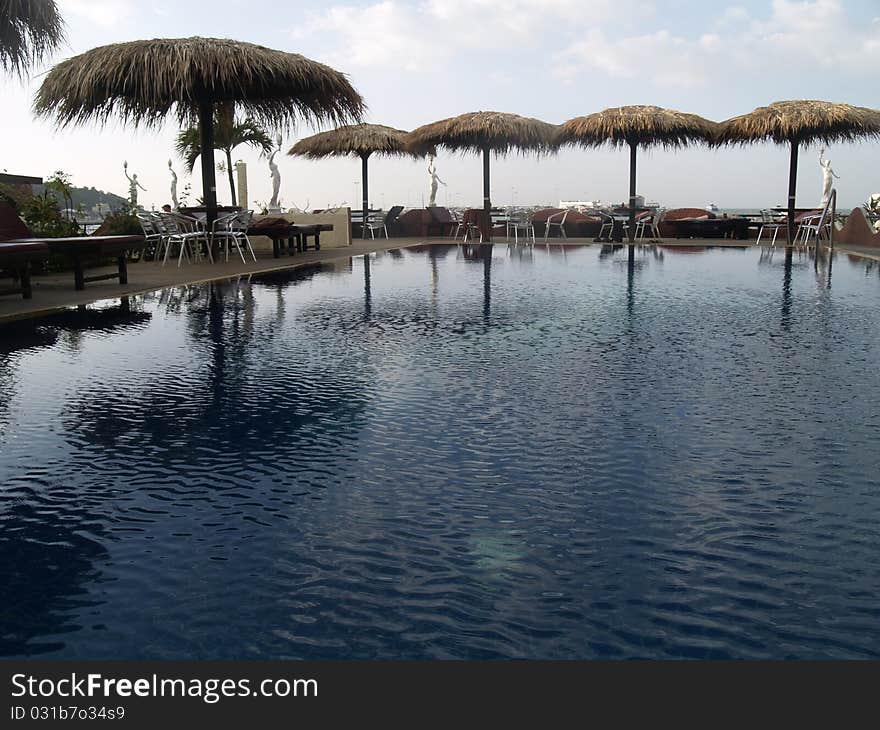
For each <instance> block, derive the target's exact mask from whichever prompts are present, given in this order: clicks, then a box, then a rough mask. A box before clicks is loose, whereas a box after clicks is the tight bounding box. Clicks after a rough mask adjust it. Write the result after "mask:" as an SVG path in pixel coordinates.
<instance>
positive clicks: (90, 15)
mask: <svg viewBox="0 0 880 730" xmlns="http://www.w3.org/2000/svg"><path fill="white" fill-rule="evenodd" d="M58 4H59V7H60V10H61V13H62V15H63V16H65V17H69V16H80V17H82V18H85V19H86V20H88V21H90V22H92V23H95V24H97V25H101V26H104V27H111V26H114V25H118V24H119V23H121V22H122V21H124V20H126V19H127V18H128V17H130V16H131V14H132V5H131V2H130V0H58Z"/></svg>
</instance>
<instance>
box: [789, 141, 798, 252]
mask: <svg viewBox="0 0 880 730" xmlns="http://www.w3.org/2000/svg"><path fill="white" fill-rule="evenodd" d="M797 163H798V143H797V140H794V141H793V142H792V143H791V161H790V162H789V166H788V241H786V243H787V244H788V245H789V246H791V245H793V244H794V236H795V233H794V198H795V188H796V187H797Z"/></svg>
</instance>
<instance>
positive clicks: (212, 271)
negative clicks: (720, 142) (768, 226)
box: [0, 238, 880, 322]
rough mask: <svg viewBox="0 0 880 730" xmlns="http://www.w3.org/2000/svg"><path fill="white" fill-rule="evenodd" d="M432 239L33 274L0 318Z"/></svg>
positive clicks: (878, 256)
mask: <svg viewBox="0 0 880 730" xmlns="http://www.w3.org/2000/svg"><path fill="white" fill-rule="evenodd" d="M432 243H447V244H453V243H454V241H452V240H450V239H449V238H427V239H424V238H392V239H376V240H375V241H373V240H370V241H360V240H358V241H356V242H355V243H353V244H352V245H351V246H344V247H341V248H327V249H321V250H320V251H306V252H303V253H297V254H295V255H294V256H282V257H281V258H278V259H275V258H272V251H271V249H269V248H266V249H260V248H257V249H256V254H257V261H256V262H254V261H249V262H247V263H242V262H241V259H238V260H233V259H232V257H231V256H230V260H229V262H228V263H227V262H225V261H221V262H218V263H215V264H210V263H199V264H183V265H182V266H181V267H180V268H178V267H177V266H176V265H175V264H173V263H170V262H169V263H168V265H166V266H161V265H160V264H156V263H153V262H152V261H143V262H138V263H134V264H129V267H128V281H129V283H128V284H126V285H122V284H119V282H118V281H116V280H115V279H108V280H105V281H99V282H91V283H88V284H86V288H85V289H84V290H83V291H76V290H75V289H74V288H73V272H69V271H65V272H62V273H57V274H49V275H45V276H34V277H33V280H32V281H33V293H34V295H33V298H32V299H22V298H21V295H6V296H0V322H2V321H4V320H11V319H18V318H20V317H28V316H32V315H35V314H40V313H43V312H49V311H53V310H57V309H60V308H63V307H71V306H79V305H85V304H92V303H94V302H96V301H100V300H102V299H116V298H119V297H123V296H127V295H132V294H143V293H145V292H150V291H156V290H157V289H165V288H166V287H173V286H182V285H186V284H200V283H203V282H206V281H217V280H222V279H234V278H238V277H239V276H248V275H250V274H258V273H265V272H269V271H281V270H285V269H292V268H296V267H299V266H306V265H309V264H316V263H322V262H330V261H339V260H340V259H348V258H350V257H352V256H363V255H364V254H367V253H373V252H376V251H388V250H391V249H399V248H409V247H411V246H424V245H428V244H432ZM494 243H495V244H496V245H497V246H507V245H512V244H509V243H508V242H507V241H506V240H504V239H496V240H495V241H494ZM545 245H549V246H551V247H558V246H560V245H565V246H584V245H588V246H601V245H602V244H599V243H595V242H594V241H593V239H587V238H583V239H578V238H569V239H566V240H564V241H560V240H559V239H551V241H550V242H549V243H548V244H544V243H542V242H540V240H539V242H538V243H536V244H535V246H536V247H537V248H542V247H544V246H545ZM660 245H663V246H687V247H693V246H712V247H719V246H730V247H738V248H741V247H743V246H754V242H753V241H741V240H730V239H699V240H697V239H667V240H663V241H661V242H660ZM835 251H836V252H837V253H846V254H854V255H857V256H863V257H865V258H871V259H875V260H880V251H878V250H877V249H861V248H857V247H852V246H835ZM113 271H115V267H106V268H103V269H101V268H96V269H89V270H88V271H87V272H86V273H87V275H93V274H100V273H112V272H113Z"/></svg>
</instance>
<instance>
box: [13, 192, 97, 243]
mask: <svg viewBox="0 0 880 730" xmlns="http://www.w3.org/2000/svg"><path fill="white" fill-rule="evenodd" d="M18 212H19V214H20V215H21V217H22V218H24V222H25V223H27V226H28V228H30V229H31V231H33V233H34V235H35V236H37V237H39V238H64V237H65V236H79V235H81V233H82V232H81V231H80V227H79V224H78V223H77V222H76V221H75V220H68V219H67V218H65V217H64V215H63V214H62V213H61V209H60V208H59V207H58V202H57V201H56V200H55V198H53V197H52V196H50V195H49V194H48V193H46V192H42V193H40V194H39V195H32V196H31V197H30V198H27V199H26V200H25V201H24V202H23V203H22V204H21V205H20V206H19V211H18Z"/></svg>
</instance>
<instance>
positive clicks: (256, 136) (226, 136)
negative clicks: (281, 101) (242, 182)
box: [175, 107, 273, 205]
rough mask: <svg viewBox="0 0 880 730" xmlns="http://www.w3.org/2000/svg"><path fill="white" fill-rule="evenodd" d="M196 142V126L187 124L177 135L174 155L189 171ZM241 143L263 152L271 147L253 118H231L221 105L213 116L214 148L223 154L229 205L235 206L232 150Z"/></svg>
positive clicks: (198, 150)
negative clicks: (227, 178)
mask: <svg viewBox="0 0 880 730" xmlns="http://www.w3.org/2000/svg"><path fill="white" fill-rule="evenodd" d="M200 144H201V142H200V137H199V128H198V127H189V128H187V129H184V130H182V131H181V132H180V133H179V134H178V135H177V142H176V145H175V147H176V150H177V154H178V155H180V157H181V158H182V159H183V161H184V162H185V164H186V169H187V170H188V171H189V172H190V173H191V172H192V171H193V168H194V167H195V165H196V160H197V159H198V158H199V155H200V154H201V147H200ZM242 144H246V145H250V146H251V147H255V148H257V149H259V150H261V151H262V152H264V153H265V154H269V153H270V152H272V150H273V144H272V140H271V139H269V135H268V134H266V132H265V131H263V129H261V128H260V127H259V126H257V123H256V122H255V121H254V120H253V119H251V118H250V117H246V118H244V119H235V118H234V117H232V114H231V110H226V108H225V107H221V109H220V110H219V111H216V112H215V115H214V148H215V149H218V150H221V151H223V152H224V153H226V173H227V175H228V177H229V192H230V194H231V195H232V204H233V205H235V178H234V177H233V174H232V169H233V168H232V150H234V149H235V148H236V147H238V146H239V145H242Z"/></svg>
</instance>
